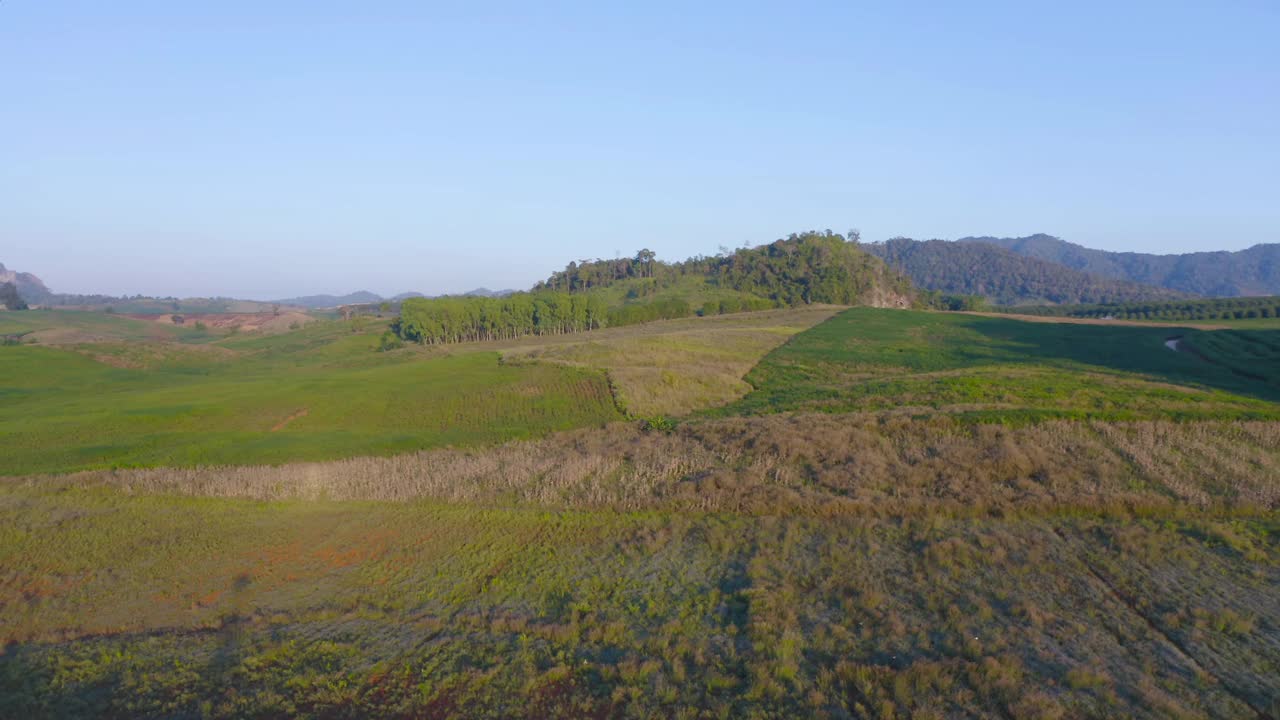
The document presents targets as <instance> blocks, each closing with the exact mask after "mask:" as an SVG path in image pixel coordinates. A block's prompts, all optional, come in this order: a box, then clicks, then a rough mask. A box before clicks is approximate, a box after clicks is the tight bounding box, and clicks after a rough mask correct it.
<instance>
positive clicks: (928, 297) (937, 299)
mask: <svg viewBox="0 0 1280 720" xmlns="http://www.w3.org/2000/svg"><path fill="white" fill-rule="evenodd" d="M920 304H921V305H923V306H924V307H927V308H930V309H933V310H949V311H951V312H972V311H978V312H981V311H984V310H990V309H991V303H989V302H987V299H986V298H985V297H982V296H981V295H948V294H946V293H940V292H938V291H937V290H927V291H925V292H924V293H922V294H921V297H920Z"/></svg>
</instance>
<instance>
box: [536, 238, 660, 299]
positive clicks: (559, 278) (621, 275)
mask: <svg viewBox="0 0 1280 720" xmlns="http://www.w3.org/2000/svg"><path fill="white" fill-rule="evenodd" d="M679 274H680V269H679V268H678V266H676V265H672V264H670V263H665V262H662V261H661V260H658V259H657V255H656V254H655V253H654V252H653V251H652V250H649V249H647V248H646V249H644V250H641V251H640V252H637V253H636V255H635V257H630V258H616V259H614V260H583V261H581V262H571V263H569V264H568V265H567V266H566V267H565V269H564V270H559V271H557V272H554V273H552V274H551V277H549V278H547V279H546V280H545V281H544V282H540V283H538V284H537V285H534V287H533V290H534V292H538V291H542V290H552V291H563V292H571V293H576V292H585V291H587V290H591V289H593V288H600V287H608V286H609V285H613V284H614V283H617V282H620V281H623V280H631V279H634V278H651V279H658V277H659V275H661V277H662V279H663V280H671V279H674V278H675V277H677V276H678V275H679Z"/></svg>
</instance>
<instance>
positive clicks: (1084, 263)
mask: <svg viewBox="0 0 1280 720" xmlns="http://www.w3.org/2000/svg"><path fill="white" fill-rule="evenodd" d="M957 242H963V243H975V242H976V243H987V244H992V245H999V246H1000V247H1003V248H1007V249H1009V250H1012V251H1013V252H1015V253H1018V254H1019V255H1024V256H1026V257H1033V258H1038V259H1040V260H1047V261H1049V262H1055V263H1060V264H1062V265H1065V266H1067V267H1069V268H1073V269H1076V270H1083V271H1085V272H1090V273H1094V274H1095V275H1101V276H1103V277H1108V278H1115V279H1118V280H1129V281H1132V282H1139V283H1145V284H1147V285H1155V286H1159V287H1164V288H1169V289H1171V290H1177V291H1180V292H1185V293H1190V294H1193V295H1206V296H1210V297H1238V296H1248V295H1280V244H1277V243H1270V244H1265V245H1254V246H1253V247H1251V248H1249V249H1247V250H1240V251H1237V252H1226V251H1219V252H1197V253H1187V254H1183V255H1152V254H1148V253H1132V252H1108V251H1106V250H1094V249H1093V248H1087V247H1084V246H1081V245H1076V244H1075V243H1069V242H1067V241H1065V240H1061V239H1059V238H1056V237H1053V236H1052V235H1044V234H1038V235H1031V236H1028V237H1021V238H995V237H967V238H961V239H960V240H958V241H957Z"/></svg>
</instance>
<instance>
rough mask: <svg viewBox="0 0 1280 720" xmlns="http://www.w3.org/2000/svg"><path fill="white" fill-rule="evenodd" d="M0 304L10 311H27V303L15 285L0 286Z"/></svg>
mask: <svg viewBox="0 0 1280 720" xmlns="http://www.w3.org/2000/svg"><path fill="white" fill-rule="evenodd" d="M0 303H3V304H4V306H5V307H7V308H9V309H10V310H26V309H27V302H26V301H25V300H23V299H22V296H21V295H19V294H18V288H17V286H16V285H14V284H13V283H5V284H3V285H0Z"/></svg>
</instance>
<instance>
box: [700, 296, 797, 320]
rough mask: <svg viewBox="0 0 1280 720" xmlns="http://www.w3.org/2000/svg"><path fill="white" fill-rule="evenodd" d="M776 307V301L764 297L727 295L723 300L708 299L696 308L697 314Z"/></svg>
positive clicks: (725, 313) (728, 312) (749, 310)
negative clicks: (699, 307) (700, 306)
mask: <svg viewBox="0 0 1280 720" xmlns="http://www.w3.org/2000/svg"><path fill="white" fill-rule="evenodd" d="M776 307H778V305H777V303H775V302H773V301H772V300H766V299H764V298H758V297H751V296H742V297H729V298H724V299H723V300H708V301H707V302H705V303H703V304H702V308H701V309H699V310H698V315H700V316H703V317H705V316H707V315H729V314H731V313H740V312H756V311H757V310H772V309H773V308H776Z"/></svg>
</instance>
